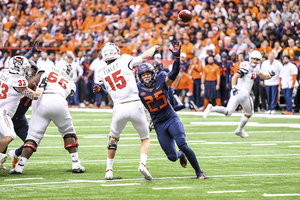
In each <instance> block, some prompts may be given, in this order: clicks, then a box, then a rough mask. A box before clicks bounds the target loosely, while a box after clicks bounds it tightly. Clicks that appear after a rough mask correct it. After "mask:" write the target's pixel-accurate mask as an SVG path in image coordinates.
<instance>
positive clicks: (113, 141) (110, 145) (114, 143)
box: [107, 136, 119, 150]
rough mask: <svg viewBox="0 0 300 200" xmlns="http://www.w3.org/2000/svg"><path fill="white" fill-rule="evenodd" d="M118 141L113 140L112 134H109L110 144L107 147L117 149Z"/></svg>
mask: <svg viewBox="0 0 300 200" xmlns="http://www.w3.org/2000/svg"><path fill="white" fill-rule="evenodd" d="M118 141H119V140H117V141H115V140H111V136H109V138H108V145H107V149H108V150H117V144H118Z"/></svg>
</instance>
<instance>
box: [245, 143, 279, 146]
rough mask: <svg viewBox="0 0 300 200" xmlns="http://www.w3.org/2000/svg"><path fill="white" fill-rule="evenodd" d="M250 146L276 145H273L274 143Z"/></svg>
mask: <svg viewBox="0 0 300 200" xmlns="http://www.w3.org/2000/svg"><path fill="white" fill-rule="evenodd" d="M251 145H252V146H269V145H270V146H271V145H277V144H274V143H270V144H251Z"/></svg>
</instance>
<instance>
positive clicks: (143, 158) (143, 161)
mask: <svg viewBox="0 0 300 200" xmlns="http://www.w3.org/2000/svg"><path fill="white" fill-rule="evenodd" d="M147 157H148V156H147V155H146V154H144V153H142V154H141V162H140V163H143V164H144V165H146V162H147Z"/></svg>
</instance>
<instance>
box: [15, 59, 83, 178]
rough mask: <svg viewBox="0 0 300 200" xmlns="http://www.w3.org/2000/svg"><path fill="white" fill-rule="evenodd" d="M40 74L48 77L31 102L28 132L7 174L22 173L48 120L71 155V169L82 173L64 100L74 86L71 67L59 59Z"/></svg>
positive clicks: (71, 123) (76, 145)
mask: <svg viewBox="0 0 300 200" xmlns="http://www.w3.org/2000/svg"><path fill="white" fill-rule="evenodd" d="M43 70H45V72H44V73H43V74H42V75H41V79H42V80H43V79H44V77H47V78H48V79H49V81H48V84H47V86H46V87H45V90H44V92H43V95H42V96H41V97H40V98H39V99H38V100H37V101H34V102H33V103H32V114H31V120H30V122H29V130H28V135H27V138H26V141H25V144H24V148H23V150H22V154H21V158H20V160H19V162H18V163H17V164H16V167H15V168H14V169H12V170H10V173H11V174H22V172H23V170H24V166H25V164H26V162H27V160H28V159H29V158H30V156H31V155H32V154H33V152H35V151H36V149H37V147H38V145H39V144H40V142H41V140H42V139H43V137H44V134H45V131H46V129H47V127H48V125H49V123H50V122H51V121H53V123H54V124H55V125H56V126H57V127H58V131H59V132H60V133H61V136H62V137H63V139H64V144H65V149H66V150H68V152H69V153H70V156H71V158H72V172H73V173H82V172H85V168H84V167H83V166H81V164H80V161H79V159H78V143H77V137H76V132H75V130H74V126H73V122H72V117H71V114H70V111H69V107H68V103H67V101H66V99H67V98H68V97H69V96H72V95H74V94H75V91H76V86H75V83H74V82H73V81H72V75H73V72H72V67H71V65H70V64H69V63H68V62H67V61H66V60H60V61H58V62H57V63H56V64H55V67H54V68H49V69H48V68H45V69H43Z"/></svg>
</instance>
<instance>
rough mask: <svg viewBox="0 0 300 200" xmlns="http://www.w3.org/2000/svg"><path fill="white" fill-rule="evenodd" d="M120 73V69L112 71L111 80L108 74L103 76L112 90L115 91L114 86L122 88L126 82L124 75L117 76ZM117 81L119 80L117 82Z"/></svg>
mask: <svg viewBox="0 0 300 200" xmlns="http://www.w3.org/2000/svg"><path fill="white" fill-rule="evenodd" d="M120 73H121V70H118V71H116V72H114V73H112V75H111V76H112V78H113V80H111V78H110V75H109V76H107V77H106V78H105V80H106V81H107V82H108V83H109V85H110V87H111V89H112V90H113V91H116V87H117V88H118V89H120V90H121V89H122V88H124V87H126V84H127V83H126V81H125V79H124V77H123V76H118V75H119V74H120ZM119 81H121V82H119ZM115 85H116V87H115Z"/></svg>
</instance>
